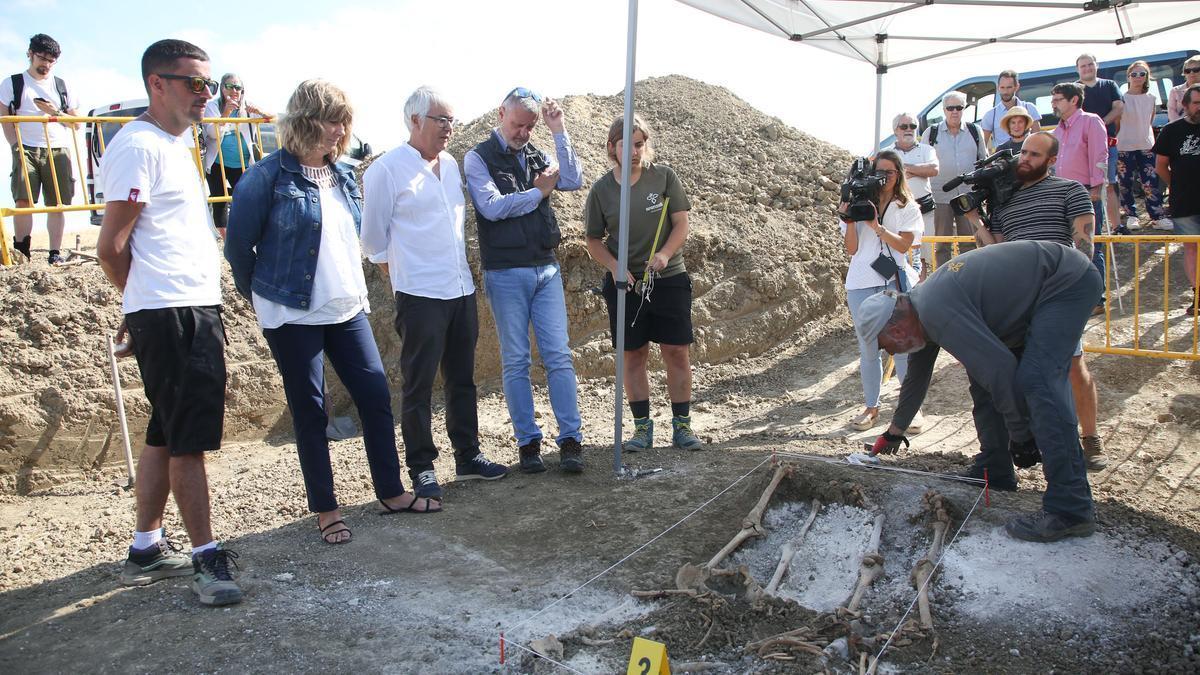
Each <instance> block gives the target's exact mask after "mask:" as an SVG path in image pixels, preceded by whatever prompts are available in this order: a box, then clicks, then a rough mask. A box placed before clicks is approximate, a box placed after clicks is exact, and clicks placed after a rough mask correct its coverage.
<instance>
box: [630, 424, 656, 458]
mask: <svg viewBox="0 0 1200 675" xmlns="http://www.w3.org/2000/svg"><path fill="white" fill-rule="evenodd" d="M623 447H624V448H625V450H627V451H629V452H641V451H643V450H649V449H650V448H653V447H654V420H652V419H650V418H649V417H635V418H633V438H630V439H629V440H627V441H625V445H624V446H623Z"/></svg>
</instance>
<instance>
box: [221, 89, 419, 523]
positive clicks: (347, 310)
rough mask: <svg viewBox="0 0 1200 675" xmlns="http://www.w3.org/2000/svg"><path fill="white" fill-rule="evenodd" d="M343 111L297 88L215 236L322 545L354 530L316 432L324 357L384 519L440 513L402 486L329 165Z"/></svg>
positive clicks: (345, 128) (354, 255)
mask: <svg viewBox="0 0 1200 675" xmlns="http://www.w3.org/2000/svg"><path fill="white" fill-rule="evenodd" d="M353 116H354V111H353V109H352V108H351V106H350V102H349V100H348V99H347V98H346V94H345V93H344V92H343V91H342V90H341V89H338V88H337V87H335V86H334V85H332V84H330V83H328V82H324V81H321V80H307V81H305V82H302V83H300V86H299V87H297V89H296V91H295V93H293V94H292V97H291V99H290V100H289V101H288V104H287V112H286V113H285V115H284V116H283V119H282V120H281V121H280V123H279V143H280V146H281V147H280V149H279V150H278V151H276V152H274V153H272V154H270V155H268V156H267V157H265V158H263V160H262V161H261V162H257V163H255V164H254V166H252V167H250V169H249V170H248V171H246V174H245V175H244V176H243V177H242V179H241V181H240V182H238V186H237V189H236V190H235V191H234V195H233V205H232V208H231V209H230V213H229V230H228V232H227V233H226V238H225V258H226V259H227V260H228V261H229V268H230V270H231V271H232V272H233V280H234V284H235V286H236V287H237V291H238V293H240V294H241V295H242V296H244V297H246V298H247V299H249V300H251V302H252V303H253V305H254V313H255V315H256V316H257V317H258V324H259V326H260V327H261V328H262V331H263V336H264V337H265V338H266V340H267V345H268V346H269V347H270V348H271V355H272V356H274V357H275V363H276V365H278V366H279V374H280V377H281V379H282V380H283V393H284V395H285V397H286V398H287V402H288V408H289V409H291V412H292V427H293V430H294V431H295V434H296V451H297V454H298V455H299V459H300V473H301V475H302V476H303V478H304V490H305V492H306V494H307V496H308V508H309V510H310V511H312V512H314V513H316V514H317V527H318V529H319V530H320V535H321V538H322V539H323V540H324V541H325V542H326V543H329V544H345V543H347V542H349V541H350V539H351V536H352V535H351V533H350V528H349V527H348V526H347V525H346V524H345V523H344V522H343V521H342V517H341V514H340V511H339V508H338V500H337V496H336V495H335V494H334V485H333V467H332V465H331V463H330V458H329V440H328V438H327V437H326V434H325V427H326V424H327V423H328V419H329V401H328V399H327V398H326V395H325V359H326V358H328V359H329V362H330V363H332V364H333V369H334V371H335V372H336V373H337V375H338V377H339V378H340V379H341V381H342V384H343V385H345V387H346V390H347V391H348V392H349V393H350V398H351V399H353V400H354V405H355V407H357V408H358V416H359V418H360V419H361V420H362V427H363V434H362V435H363V445H364V447H365V449H366V453H367V466H368V467H369V468H370V473H371V482H372V483H373V484H374V487H375V496H376V497H377V498H378V499H379V503H380V505H381V506H382V509H383V511H382V512H383V513H436V512H438V511H441V510H442V509H441V504H440V502H438V501H437V500H433V499H427V498H424V497H417V496H416V495H414V494H412V493H409V492H406V491H405V490H404V485H403V483H402V482H401V479H400V460H399V457H398V456H397V453H396V426H395V423H394V421H393V418H392V404H391V400H392V399H391V393H390V391H389V389H388V381H387V376H386V375H385V374H384V370H383V362H382V361H381V360H380V358H379V348H378V347H377V346H376V344H375V336H374V334H373V333H372V332H371V324H370V323H369V322H368V321H367V312H369V311H371V308H370V304H369V303H368V301H367V284H366V280H365V277H364V275H363V267H362V253H361V249H360V247H359V241H358V234H359V228H360V226H361V220H362V192H361V191H360V190H359V186H358V183H357V182H356V181H355V179H354V174H353V173H351V171H350V170H349V169H346V168H343V167H341V166H338V165H337V164H336V162H337V158H338V157H341V156H342V153H343V152H345V150H346V145H347V144H349V139H350V128H351V124H352V121H353Z"/></svg>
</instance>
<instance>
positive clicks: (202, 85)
mask: <svg viewBox="0 0 1200 675" xmlns="http://www.w3.org/2000/svg"><path fill="white" fill-rule="evenodd" d="M155 74H156V75H158V76H159V77H161V78H162V79H164V80H184V81H185V82H187V87H188V89H190V90H191V92H192V93H193V94H203V93H204V92H205V91H207V92H208V95H209V96H216V95H217V87H219V86H221V85H220V83H219V82H217V81H216V80H210V79H208V78H207V77H200V76H199V75H175V74H172V73H155Z"/></svg>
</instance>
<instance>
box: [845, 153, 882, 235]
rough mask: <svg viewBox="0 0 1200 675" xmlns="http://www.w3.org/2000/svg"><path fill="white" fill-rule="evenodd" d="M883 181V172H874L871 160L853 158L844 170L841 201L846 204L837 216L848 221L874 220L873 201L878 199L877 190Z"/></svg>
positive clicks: (880, 188) (880, 187)
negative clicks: (844, 209)
mask: <svg viewBox="0 0 1200 675" xmlns="http://www.w3.org/2000/svg"><path fill="white" fill-rule="evenodd" d="M885 182H886V181H885V179H884V176H883V174H881V173H875V170H874V169H873V168H872V166H871V160H869V159H867V158H866V157H859V158H858V159H856V160H854V163H853V164H851V165H850V170H849V171H847V172H846V180H844V181H842V201H843V202H845V203H846V204H847V206H846V211H845V213H840V212H839V213H838V216H840V217H841V218H842V219H843V220H846V221H850V222H856V221H860V220H874V219H875V215H876V209H875V203H876V202H878V201H879V191H880V190H882V189H883V184H884V183H885Z"/></svg>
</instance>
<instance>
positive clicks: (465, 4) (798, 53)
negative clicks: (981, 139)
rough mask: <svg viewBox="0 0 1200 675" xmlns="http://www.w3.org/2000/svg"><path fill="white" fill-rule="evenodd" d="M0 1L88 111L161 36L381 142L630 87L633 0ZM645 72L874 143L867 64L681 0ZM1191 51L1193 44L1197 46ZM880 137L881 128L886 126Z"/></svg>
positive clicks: (1043, 52) (11, 64) (1157, 42)
mask: <svg viewBox="0 0 1200 675" xmlns="http://www.w3.org/2000/svg"><path fill="white" fill-rule="evenodd" d="M188 4H189V5H191V8H190V9H181V7H183V6H184V4H183V3H163V2H141V1H128V2H126V1H122V0H114V1H113V2H108V3H96V2H84V1H81V0H6V2H5V9H4V11H3V16H0V45H2V46H3V48H2V49H0V72H3V73H13V72H18V71H20V70H23V69H24V68H25V67H27V66H28V62H27V60H26V57H25V49H26V47H27V45H28V38H29V36H30V35H32V34H33V33H36V32H45V33H48V34H50V35H51V36H53V37H54V38H55V39H57V40H58V41H59V42H60V43H61V44H62V47H63V55H62V58H61V60H60V61H59V64H58V66H57V67H56V71H55V72H56V74H57V75H60V76H61V77H63V78H64V79H65V80H66V81H67V82H68V84H69V85H70V86H71V87H72V89H73V91H74V92H76V95H77V96H78V97H79V98H80V100H81V101H82V103H83V105H84V107H85V108H90V107H93V106H97V105H102V104H106V103H111V102H114V101H118V100H123V99H131V98H140V97H142V96H144V92H143V89H142V86H141V82H140V79H139V75H138V71H139V60H140V58H141V53H142V51H143V50H144V49H145V47H146V46H147V45H149V44H150V43H151V42H153V41H155V40H157V39H161V38H164V37H176V38H183V39H187V40H190V41H192V42H194V43H196V44H198V45H200V46H201V47H203V48H204V49H205V50H206V51H207V52H208V53H209V54H210V56H211V57H212V60H213V66H212V67H213V73H214V76H219V74H220V73H223V72H227V71H236V72H238V73H239V74H240V75H241V76H242V79H243V81H244V82H245V84H246V86H247V95H248V98H249V100H251V101H252V102H254V103H255V104H256V105H258V106H259V107H261V108H264V109H268V110H271V109H274V110H278V109H280V108H282V107H283V104H284V103H285V102H286V100H287V97H288V95H289V94H290V93H291V91H292V89H293V88H294V87H295V86H296V84H297V83H299V82H300V81H301V80H303V79H306V78H310V77H321V78H325V79H328V80H330V81H332V82H334V83H336V84H338V85H339V86H341V87H342V88H343V89H345V90H346V91H347V92H348V93H349V95H350V97H351V100H352V102H353V103H354V105H355V108H356V111H357V115H356V120H355V126H356V132H357V133H358V135H359V136H360V137H361V138H363V139H364V140H367V141H369V142H370V143H371V144H372V146H373V147H374V148H375V149H376V150H384V149H387V148H390V147H393V146H395V145H397V144H399V143H402V142H403V141H404V140H406V138H407V133H406V132H405V130H404V125H403V123H402V121H401V120H400V119H399V117H398V116H397V112H398V111H399V109H400V108H401V107H402V105H403V102H404V99H405V98H406V96H407V94H408V93H409V92H410V91H412V89H414V88H415V87H417V86H419V85H421V84H429V85H432V86H434V87H436V88H438V89H440V90H441V91H442V92H443V94H444V95H445V96H446V97H447V98H448V99H449V100H450V101H452V102H453V103H454V105H455V114H456V116H458V117H461V118H467V119H471V118H474V117H476V116H478V115H480V114H482V113H483V112H485V111H486V110H487V109H488V108H490V107H493V106H495V105H496V104H497V103H498V101H499V99H500V98H501V97H502V96H503V95H504V94H505V92H507V91H508V90H509V89H511V88H512V87H513V86H515V85H517V84H521V85H525V86H528V87H531V88H533V89H536V90H539V91H541V92H542V93H544V94H546V95H549V96H560V95H565V94H580V93H597V94H614V93H617V92H619V91H621V89H622V88H623V86H624V74H625V37H626V12H627V7H628V3H627V2H626V1H625V0H527V1H525V2H508V1H506V0H441V1H440V2H435V1H433V0H421V1H419V2H414V1H410V0H391V1H387V2H382V1H374V0H344V1H343V2H341V3H330V2H323V1H320V2H318V1H315V0H293V1H291V2H286V3H283V2H271V1H259V2H244V1H236V0H235V1H234V2H230V3H223V2H210V3H203V4H198V3H197V4H194V5H192V4H191V3H188ZM638 37H639V49H638V58H637V76H638V78H639V79H640V78H643V77H648V76H653V75H666V74H672V73H677V74H682V75H687V76H690V77H694V78H697V79H700V80H704V81H706V82H710V83H712V84H718V85H721V86H725V87H727V88H729V89H731V90H732V91H733V92H734V93H735V94H737V95H739V96H740V97H742V98H743V99H745V100H747V101H748V102H749V103H751V104H752V105H754V106H755V107H757V108H759V109H761V110H763V111H764V112H766V113H768V114H772V115H776V116H778V117H780V118H781V119H783V120H784V121H785V122H787V123H788V124H791V125H792V126H795V127H798V128H800V129H802V130H804V131H807V132H809V133H811V134H813V135H815V136H817V137H819V138H823V139H825V140H829V141H832V142H834V143H837V144H838V145H841V146H843V147H846V148H848V149H850V150H852V151H855V152H865V151H866V150H867V149H868V148H869V147H870V145H871V137H872V133H871V126H872V123H873V101H874V91H875V75H874V72H873V71H872V69H871V68H870V67H869V66H866V65H863V64H861V63H856V62H853V61H850V60H848V59H845V58H843V57H839V56H836V55H833V54H829V53H827V52H824V51H822V50H819V49H814V48H811V47H808V46H805V45H801V44H795V43H791V42H788V41H786V40H783V39H778V38H773V37H769V36H766V35H764V34H762V33H758V32H755V31H752V30H750V29H747V28H743V27H741V26H739V25H736V24H732V23H729V22H727V21H724V20H721V19H719V18H716V17H713V16H710V15H708V14H705V13H703V12H700V11H697V10H695V9H693V8H691V7H688V6H686V5H683V4H681V3H678V2H675V1H674V0H641V3H640V13H639V25H638ZM1188 37H1191V38H1193V39H1194V38H1195V28H1194V26H1193V28H1192V29H1191V30H1190V32H1189V30H1188V29H1183V30H1181V31H1174V32H1173V33H1169V34H1166V35H1164V36H1161V37H1158V38H1153V39H1152V40H1147V41H1145V42H1135V43H1134V44H1132V45H1128V46H1123V47H1107V48H1101V49H1097V50H1095V51H1096V52H1097V54H1098V55H1099V57H1100V58H1101V60H1104V59H1106V58H1117V57H1123V56H1133V55H1139V54H1143V53H1157V52H1163V51H1170V50H1173V49H1182V48H1185V47H1187V46H1188V45H1187V43H1186V42H1185V40H1186V38H1188ZM1190 46H1191V47H1193V48H1195V47H1196V45H1195V44H1192V45H1190ZM1076 51H1078V48H1075V47H1072V48H1065V49H1058V50H1048V49H1045V48H1044V47H1026V48H1024V49H1021V50H1015V51H1009V52H1007V53H1004V54H1002V55H999V56H997V55H989V54H985V53H978V54H975V55H971V56H963V57H958V58H952V59H944V60H940V61H936V62H931V63H928V64H918V65H914V66H907V67H904V68H900V69H896V70H894V71H892V73H890V74H889V75H888V76H887V77H886V78H885V85H884V101H885V104H884V106H883V109H884V119H885V124H884V126H887V125H888V124H889V123H890V117H891V115H892V114H893V113H894V112H896V111H898V110H900V109H914V108H920V107H923V106H924V105H925V104H926V103H928V102H929V101H931V100H933V98H934V97H936V96H938V95H939V94H940V93H941V92H942V91H944V90H945V89H946V88H947V87H948V86H950V85H952V84H954V83H955V82H957V81H958V80H960V79H962V78H964V77H967V76H971V75H978V74H986V73H994V72H997V71H998V70H1000V69H1001V68H1004V67H1015V68H1016V69H1018V70H1033V69H1038V68H1045V67H1052V66H1060V65H1070V63H1071V62H1072V60H1073V55H1074V54H1075V53H1076ZM884 133H885V135H886V133H888V132H884Z"/></svg>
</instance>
